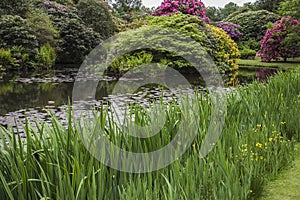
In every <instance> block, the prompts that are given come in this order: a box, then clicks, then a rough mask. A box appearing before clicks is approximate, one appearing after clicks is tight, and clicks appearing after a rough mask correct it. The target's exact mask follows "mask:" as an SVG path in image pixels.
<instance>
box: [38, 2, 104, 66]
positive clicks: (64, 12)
mask: <svg viewBox="0 0 300 200" xmlns="http://www.w3.org/2000/svg"><path fill="white" fill-rule="evenodd" d="M42 6H43V7H44V8H45V9H46V11H47V13H48V14H49V15H50V18H51V20H52V22H53V25H54V27H55V28H56V29H57V30H58V32H59V36H60V38H59V41H58V48H57V51H56V52H57V62H59V63H80V62H82V61H83V59H84V58H85V56H86V55H87V54H88V53H89V52H90V51H91V50H92V49H93V48H94V47H96V46H97V45H98V44H99V43H100V41H101V36H100V35H99V34H98V33H96V32H95V31H94V30H93V29H92V28H88V27H86V26H85V25H84V22H83V21H82V20H81V19H80V17H79V16H78V15H77V9H76V8H75V7H73V6H65V5H62V4H59V3H56V2H53V1H46V2H44V3H43V4H42Z"/></svg>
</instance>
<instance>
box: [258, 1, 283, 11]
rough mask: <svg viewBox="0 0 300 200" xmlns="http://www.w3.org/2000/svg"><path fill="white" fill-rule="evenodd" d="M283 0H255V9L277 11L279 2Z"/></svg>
mask: <svg viewBox="0 0 300 200" xmlns="http://www.w3.org/2000/svg"><path fill="white" fill-rule="evenodd" d="M282 1H283V0H257V1H256V2H255V3H254V7H255V10H267V11H270V12H275V13H276V12H277V10H278V8H279V4H280V2H282Z"/></svg>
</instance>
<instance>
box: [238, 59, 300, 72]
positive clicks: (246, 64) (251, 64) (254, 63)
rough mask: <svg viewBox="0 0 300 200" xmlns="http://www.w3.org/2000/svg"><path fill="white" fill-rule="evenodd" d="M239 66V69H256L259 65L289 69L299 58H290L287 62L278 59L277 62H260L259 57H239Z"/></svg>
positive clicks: (299, 62) (297, 64) (295, 65)
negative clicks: (248, 58)
mask: <svg viewBox="0 0 300 200" xmlns="http://www.w3.org/2000/svg"><path fill="white" fill-rule="evenodd" d="M238 64H239V67H240V68H241V69H248V70H251V69H252V70H257V68H261V67H268V68H274V69H279V70H284V71H286V70H291V69H295V68H296V67H298V66H299V64H300V58H293V59H292V58H290V59H288V61H287V62H283V61H278V62H275V61H273V62H261V61H260V59H258V58H256V59H255V60H243V59H241V60H240V61H239V62H238Z"/></svg>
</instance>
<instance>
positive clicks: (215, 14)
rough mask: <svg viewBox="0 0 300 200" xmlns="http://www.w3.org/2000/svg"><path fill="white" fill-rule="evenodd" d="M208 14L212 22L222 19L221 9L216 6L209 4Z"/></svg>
mask: <svg viewBox="0 0 300 200" xmlns="http://www.w3.org/2000/svg"><path fill="white" fill-rule="evenodd" d="M206 16H207V17H208V18H209V19H210V21H211V22H218V21H221V20H222V17H221V16H220V9H218V8H216V7H214V6H212V7H211V6H209V7H207V8H206Z"/></svg>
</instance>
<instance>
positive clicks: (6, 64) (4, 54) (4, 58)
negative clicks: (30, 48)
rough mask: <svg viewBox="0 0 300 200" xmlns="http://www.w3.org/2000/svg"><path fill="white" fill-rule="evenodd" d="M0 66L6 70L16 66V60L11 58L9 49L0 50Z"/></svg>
mask: <svg viewBox="0 0 300 200" xmlns="http://www.w3.org/2000/svg"><path fill="white" fill-rule="evenodd" d="M0 65H1V66H3V68H5V69H7V68H10V67H14V66H18V64H17V59H15V58H14V57H12V54H11V51H10V49H8V50H6V49H4V48H1V49H0Z"/></svg>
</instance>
